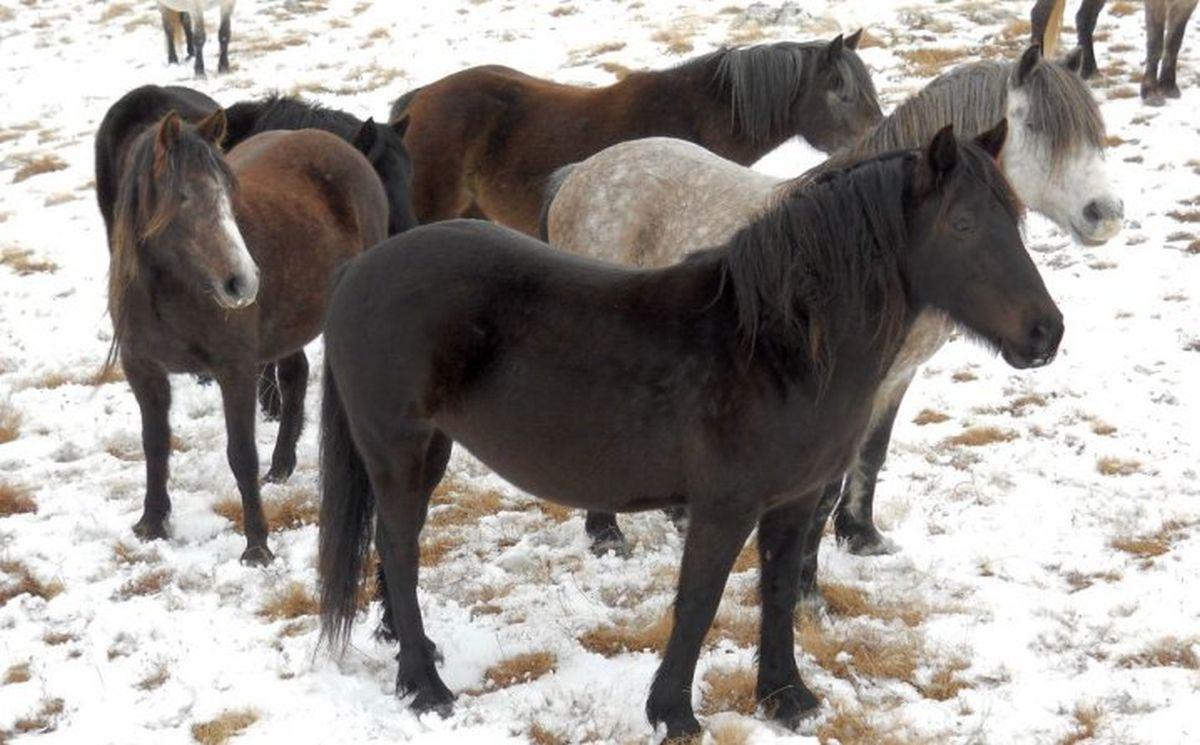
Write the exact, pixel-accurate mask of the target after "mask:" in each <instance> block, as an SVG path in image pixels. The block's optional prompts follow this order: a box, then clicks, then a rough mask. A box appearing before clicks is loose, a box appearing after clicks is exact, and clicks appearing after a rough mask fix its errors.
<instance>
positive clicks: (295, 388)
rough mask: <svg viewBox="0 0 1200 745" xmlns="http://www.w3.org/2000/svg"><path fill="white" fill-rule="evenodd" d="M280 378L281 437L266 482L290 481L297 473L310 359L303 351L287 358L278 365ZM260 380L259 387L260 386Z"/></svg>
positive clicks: (272, 456) (277, 441)
mask: <svg viewBox="0 0 1200 745" xmlns="http://www.w3.org/2000/svg"><path fill="white" fill-rule="evenodd" d="M275 368H276V372H277V373H278V378H279V391H280V401H281V405H280V414H279V435H278V436H277V437H276V438H275V452H274V453H273V454H272V455H271V470H270V471H268V472H267V479H266V480H267V481H271V482H275V483H280V482H283V481H287V479H288V476H291V475H292V471H294V470H296V442H297V441H299V439H300V431H301V430H302V429H304V392H305V390H306V389H307V388H308V358H307V357H305V356H304V350H303V349H301V350H300V351H298V352H296V353H295V354H292V355H289V356H287V357H284V358H283V359H281V360H279V362H278V363H277V364H276V365H275ZM261 380H262V379H261V378H260V379H259V381H258V382H259V384H260V385H261Z"/></svg>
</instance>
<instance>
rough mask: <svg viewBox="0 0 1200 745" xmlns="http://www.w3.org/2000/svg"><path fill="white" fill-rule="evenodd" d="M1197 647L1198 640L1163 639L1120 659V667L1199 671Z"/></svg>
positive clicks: (1199, 641)
mask: <svg viewBox="0 0 1200 745" xmlns="http://www.w3.org/2000/svg"><path fill="white" fill-rule="evenodd" d="M1197 646H1200V639H1195V638H1193V639H1180V638H1178V637H1174V636H1168V637H1164V638H1162V639H1159V640H1158V641H1156V642H1154V643H1153V644H1151V645H1149V646H1147V647H1146V648H1144V649H1143V650H1142V651H1140V652H1137V653H1136V654H1131V655H1126V656H1124V657H1122V658H1121V667H1124V668H1134V667H1181V668H1184V669H1187V670H1200V655H1197V654H1196V647H1197Z"/></svg>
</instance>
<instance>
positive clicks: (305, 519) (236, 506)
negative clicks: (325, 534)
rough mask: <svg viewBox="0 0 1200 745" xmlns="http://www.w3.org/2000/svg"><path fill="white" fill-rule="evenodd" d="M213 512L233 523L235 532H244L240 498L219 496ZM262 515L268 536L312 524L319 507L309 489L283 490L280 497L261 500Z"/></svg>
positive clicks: (317, 514)
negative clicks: (269, 532) (265, 522)
mask: <svg viewBox="0 0 1200 745" xmlns="http://www.w3.org/2000/svg"><path fill="white" fill-rule="evenodd" d="M212 510H213V512H215V513H217V514H218V515H220V516H221V517H223V518H225V519H226V520H228V521H229V522H231V523H233V525H234V527H235V528H237V530H238V532H245V530H246V522H245V520H244V516H243V514H242V500H241V497H222V498H221V499H218V500H217V501H216V502H214V503H213V506H212ZM263 515H264V516H266V518H267V525H268V526H270V528H271V532H272V533H278V532H280V531H283V530H295V529H296V528H301V527H303V526H305V525H316V524H317V520H318V518H319V517H320V515H321V505H320V503H319V502H318V500H317V494H316V492H315V491H314V490H313V489H312V488H311V487H303V486H294V487H287V488H286V489H284V492H283V494H282V495H281V496H278V497H272V498H269V499H263Z"/></svg>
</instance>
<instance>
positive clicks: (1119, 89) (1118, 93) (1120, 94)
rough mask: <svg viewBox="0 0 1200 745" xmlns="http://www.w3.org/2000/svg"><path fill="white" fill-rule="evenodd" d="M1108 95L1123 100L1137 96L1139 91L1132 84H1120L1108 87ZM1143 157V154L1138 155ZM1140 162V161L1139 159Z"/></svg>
mask: <svg viewBox="0 0 1200 745" xmlns="http://www.w3.org/2000/svg"><path fill="white" fill-rule="evenodd" d="M1108 97H1109V98H1110V99H1113V100H1123V99H1127V98H1137V97H1138V91H1137V88H1134V87H1133V86H1132V85H1120V86H1115V87H1113V88H1109V89H1108ZM1137 157H1138V158H1141V156H1140V155H1139V156H1137ZM1139 162H1140V161H1139Z"/></svg>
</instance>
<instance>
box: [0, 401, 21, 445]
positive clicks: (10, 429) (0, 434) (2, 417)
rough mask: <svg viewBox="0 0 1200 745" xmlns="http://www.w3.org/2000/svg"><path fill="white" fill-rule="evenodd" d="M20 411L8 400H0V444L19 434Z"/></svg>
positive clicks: (10, 440)
mask: <svg viewBox="0 0 1200 745" xmlns="http://www.w3.org/2000/svg"><path fill="white" fill-rule="evenodd" d="M21 419H22V417H21V412H19V411H17V410H16V409H14V408H13V405H12V404H11V403H10V402H8V401H0V445H3V444H4V443H6V442H12V441H13V440H15V439H17V438H18V437H20V436H21Z"/></svg>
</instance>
